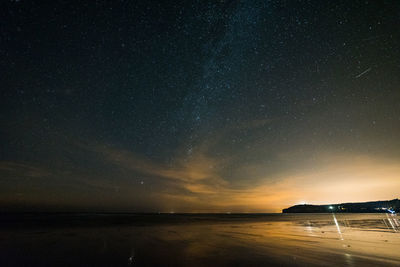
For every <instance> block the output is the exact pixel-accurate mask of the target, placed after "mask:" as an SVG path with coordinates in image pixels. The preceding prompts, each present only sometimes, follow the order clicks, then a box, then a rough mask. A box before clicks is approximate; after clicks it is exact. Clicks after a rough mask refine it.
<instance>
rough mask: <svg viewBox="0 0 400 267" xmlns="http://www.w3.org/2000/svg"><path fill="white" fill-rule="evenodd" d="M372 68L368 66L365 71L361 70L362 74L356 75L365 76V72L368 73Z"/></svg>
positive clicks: (358, 76)
mask: <svg viewBox="0 0 400 267" xmlns="http://www.w3.org/2000/svg"><path fill="white" fill-rule="evenodd" d="M370 70H371V68H368V69H366V70H364V71H363V72H361V73H360V74H358V75H357V76H356V78H360V77H361V76H363V75H364V74H366V73H368V72H369V71H370Z"/></svg>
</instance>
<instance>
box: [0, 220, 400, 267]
mask: <svg viewBox="0 0 400 267" xmlns="http://www.w3.org/2000/svg"><path fill="white" fill-rule="evenodd" d="M41 216H42V217H40V216H37V215H29V216H25V217H23V218H20V217H18V216H17V217H15V218H12V219H9V217H7V218H6V217H4V216H3V217H2V221H1V222H0V226H1V228H0V265H1V266H21V265H24V266H32V265H35V266H37V265H40V266H77V265H86V266H87V265H89V266H129V265H133V266H135V265H136V266H154V265H156V266H400V220H399V218H398V217H397V216H391V215H387V214H269V215H268V214H257V215H249V214H248V215H243V214H242V215H112V214H102V215H99V214H97V215H86V217H84V216H85V215H83V214H75V215H71V214H69V215H68V214H67V215H53V216H50V217H49V215H41Z"/></svg>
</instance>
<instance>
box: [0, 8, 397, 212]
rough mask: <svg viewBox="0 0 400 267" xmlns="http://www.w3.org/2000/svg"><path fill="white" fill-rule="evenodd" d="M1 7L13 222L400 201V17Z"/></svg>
mask: <svg viewBox="0 0 400 267" xmlns="http://www.w3.org/2000/svg"><path fill="white" fill-rule="evenodd" d="M0 5H1V7H0V17H1V18H2V19H1V21H0V78H1V83H0V86H1V90H0V125H1V126H0V210H7V211H10V210H11V211H14V210H18V211H19V210H28V211H31V210H41V211H115V212H119V211H132V212H280V209H282V208H285V207H287V206H290V205H294V204H299V203H315V204H322V203H335V202H345V201H366V200H378V199H392V198H396V197H399V188H400V31H399V27H400V2H399V1H396V0H393V1H372V0H367V1H357V0H355V1H345V0H339V1H337V0H335V1H319V0H315V1H313V0H310V1H299V0H293V1H285V0H281V1H275V0H270V1H269V0H264V1H258V0H254V1H253V0H246V1H239V0H219V1H216V0H212V1H211V0H206V1H203V0H196V1H195V0H190V1H127V0H125V1H100V0H98V1H80V2H79V3H70V2H69V1H60V0H55V1H34V0H31V1H28V0H14V1H2V3H1V4H0Z"/></svg>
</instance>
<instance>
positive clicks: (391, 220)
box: [386, 213, 398, 232]
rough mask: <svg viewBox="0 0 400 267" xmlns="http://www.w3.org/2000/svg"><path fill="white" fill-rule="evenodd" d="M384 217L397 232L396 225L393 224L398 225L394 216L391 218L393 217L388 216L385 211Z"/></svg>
mask: <svg viewBox="0 0 400 267" xmlns="http://www.w3.org/2000/svg"><path fill="white" fill-rule="evenodd" d="M391 216H392V217H394V216H395V215H393V214H392V215H391ZM386 217H387V219H388V221H389V223H390V226H392V228H393V231H394V232H397V229H396V228H397V227H396V226H395V224H396V225H397V226H398V222H397V221H396V219H395V218H393V219H392V218H390V217H389V214H387V213H386Z"/></svg>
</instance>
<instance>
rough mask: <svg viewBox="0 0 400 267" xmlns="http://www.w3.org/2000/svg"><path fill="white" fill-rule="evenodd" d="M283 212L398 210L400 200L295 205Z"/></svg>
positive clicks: (390, 211)
mask: <svg viewBox="0 0 400 267" xmlns="http://www.w3.org/2000/svg"><path fill="white" fill-rule="evenodd" d="M282 212H283V213H327V212H337V213H342V212H343V213H344V212H352V213H376V212H387V213H397V212H400V200H399V199H393V200H384V201H371V202H358V203H341V204H329V205H309V204H303V205H295V206H292V207H289V208H287V209H283V210H282Z"/></svg>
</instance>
